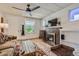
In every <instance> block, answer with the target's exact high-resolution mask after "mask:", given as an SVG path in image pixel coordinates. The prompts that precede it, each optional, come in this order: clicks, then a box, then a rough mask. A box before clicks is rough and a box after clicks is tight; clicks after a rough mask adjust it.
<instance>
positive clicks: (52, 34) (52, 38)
mask: <svg viewBox="0 0 79 59" xmlns="http://www.w3.org/2000/svg"><path fill="white" fill-rule="evenodd" d="M40 38H42V39H43V40H44V42H47V43H48V44H50V45H57V44H60V30H59V28H55V29H48V30H41V31H40Z"/></svg>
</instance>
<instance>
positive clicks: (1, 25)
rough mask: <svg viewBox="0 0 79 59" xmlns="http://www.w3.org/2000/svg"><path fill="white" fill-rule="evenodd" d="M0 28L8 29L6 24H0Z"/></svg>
mask: <svg viewBox="0 0 79 59" xmlns="http://www.w3.org/2000/svg"><path fill="white" fill-rule="evenodd" d="M0 28H8V24H7V23H0Z"/></svg>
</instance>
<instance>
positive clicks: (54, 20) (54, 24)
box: [48, 18, 58, 26]
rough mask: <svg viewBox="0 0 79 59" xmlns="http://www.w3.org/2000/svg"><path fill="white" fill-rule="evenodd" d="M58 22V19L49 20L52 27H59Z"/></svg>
mask: <svg viewBox="0 0 79 59" xmlns="http://www.w3.org/2000/svg"><path fill="white" fill-rule="evenodd" d="M57 20H58V19H57V18H55V19H52V20H49V21H48V24H50V26H57Z"/></svg>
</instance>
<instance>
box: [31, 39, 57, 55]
mask: <svg viewBox="0 0 79 59" xmlns="http://www.w3.org/2000/svg"><path fill="white" fill-rule="evenodd" d="M32 41H33V42H34V43H35V44H36V45H37V46H38V47H39V48H40V49H41V50H43V51H44V52H45V54H46V55H48V56H56V54H54V53H53V52H52V51H51V50H50V48H51V46H50V45H48V44H47V43H45V42H43V41H42V39H33V40H32Z"/></svg>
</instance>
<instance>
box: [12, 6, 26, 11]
mask: <svg viewBox="0 0 79 59" xmlns="http://www.w3.org/2000/svg"><path fill="white" fill-rule="evenodd" d="M12 8H14V9H18V10H22V11H26V10H23V9H20V8H17V7H12Z"/></svg>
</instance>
